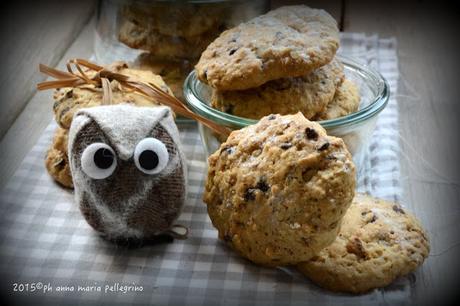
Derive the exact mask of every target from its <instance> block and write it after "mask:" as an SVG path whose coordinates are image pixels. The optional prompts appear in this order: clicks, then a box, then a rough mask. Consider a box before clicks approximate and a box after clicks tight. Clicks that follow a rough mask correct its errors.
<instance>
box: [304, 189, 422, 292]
mask: <svg viewBox="0 0 460 306" xmlns="http://www.w3.org/2000/svg"><path fill="white" fill-rule="evenodd" d="M429 250H430V246H429V242H428V237H427V234H426V233H425V231H424V230H423V228H422V227H421V225H420V223H419V222H418V221H417V219H416V218H415V217H414V216H412V215H411V214H410V213H408V212H407V211H406V210H404V209H403V208H402V207H401V206H399V205H398V204H395V203H392V202H387V201H384V200H379V199H376V198H373V197H370V196H368V195H364V194H357V195H356V197H355V199H354V200H353V204H351V206H350V208H349V209H348V211H347V212H346V214H345V216H344V217H343V220H342V227H341V229H340V232H339V235H338V236H337V239H336V240H335V241H334V242H333V243H332V244H331V245H330V246H328V247H326V248H325V249H323V250H321V252H319V253H318V254H317V255H316V256H315V257H313V258H312V259H311V260H310V261H308V262H305V263H301V264H299V265H298V266H297V267H298V269H299V270H300V271H301V272H302V273H304V274H305V275H306V276H308V277H309V278H310V279H311V280H312V281H314V282H315V283H317V284H318V285H320V286H321V287H324V288H327V289H330V290H334V291H343V292H351V293H363V292H366V291H369V290H372V289H374V288H379V287H384V286H387V285H389V284H390V283H391V282H392V281H393V280H395V279H396V278H398V277H400V276H403V275H406V274H408V273H410V272H412V271H414V270H415V269H416V268H417V267H418V266H420V265H421V264H422V263H423V261H424V259H425V258H426V257H427V256H428V253H429Z"/></svg>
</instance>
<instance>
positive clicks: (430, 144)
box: [0, 0, 460, 305]
mask: <svg viewBox="0 0 460 306" xmlns="http://www.w3.org/2000/svg"><path fill="white" fill-rule="evenodd" d="M299 2H302V1H272V3H271V5H272V7H276V6H279V5H281V4H292V3H299ZM43 3H44V4H43V5H40V6H36V7H35V6H32V5H29V6H25V5H23V6H20V4H21V3H19V4H18V5H17V6H10V7H8V8H3V10H6V11H4V16H7V18H5V19H2V21H1V26H0V29H1V30H0V31H1V32H0V35H1V37H2V40H1V41H2V47H1V53H0V55H1V56H0V58H1V66H0V67H2V68H1V69H2V77H1V78H2V82H0V101H1V103H0V109H1V112H0V115H1V117H0V138H1V144H0V174H1V175H0V188H1V187H2V186H3V185H4V184H5V183H6V182H7V181H8V179H9V178H10V176H11V175H12V174H13V173H14V171H15V170H16V169H17V167H18V166H19V164H20V163H21V161H22V159H23V158H24V157H25V155H26V154H27V153H28V152H29V150H30V149H31V147H32V146H33V145H34V144H35V142H36V140H37V139H38V137H39V136H40V135H41V133H42V132H43V130H44V128H45V127H46V126H47V125H48V124H49V122H50V120H52V104H53V101H52V99H51V93H50V92H40V93H37V92H36V90H35V84H36V83H37V82H38V81H41V80H43V79H44V78H43V76H41V75H40V74H39V73H38V72H37V66H38V63H40V62H41V63H45V64H48V65H51V66H58V67H60V68H64V63H65V61H66V60H67V59H69V58H73V57H82V58H88V57H89V56H90V55H91V54H92V52H93V40H94V26H95V25H94V23H95V21H94V19H95V18H94V11H95V7H96V3H95V1H92V0H86V1H68V2H63V1H56V0H54V1H53V0H51V1H44V2H43ZM304 3H307V4H309V5H311V6H312V7H320V8H324V9H326V10H327V11H329V12H330V13H331V14H332V15H333V16H334V17H335V18H336V19H337V20H338V21H339V24H340V28H341V30H342V31H349V32H365V33H369V34H371V33H378V34H379V35H380V36H381V37H391V36H394V37H396V38H397V41H398V56H399V65H400V67H399V68H400V83H399V92H398V93H397V99H398V103H399V110H400V118H399V120H400V122H399V123H400V135H399V140H400V143H401V164H402V182H403V187H404V198H405V202H406V205H408V206H409V208H410V209H411V210H412V211H414V212H415V214H416V215H417V216H418V217H419V218H420V219H421V221H422V223H423V224H424V226H425V227H426V228H427V230H428V232H429V235H430V238H431V246H432V250H431V254H430V256H429V258H428V259H427V261H426V262H425V264H424V265H423V266H422V267H421V268H420V269H419V270H418V271H417V272H416V273H415V276H416V282H415V287H414V288H413V297H412V298H411V301H408V302H411V303H414V304H420V303H422V302H426V303H427V304H432V303H438V305H440V302H441V301H445V300H446V299H447V298H449V297H451V296H453V294H454V293H455V290H457V288H456V283H457V282H456V280H457V279H456V278H457V277H458V276H457V273H456V272H457V271H459V260H458V258H460V236H459V235H457V233H460V231H459V229H460V222H458V218H460V206H459V205H460V201H459V194H460V188H459V185H460V179H459V174H458V168H459V167H458V166H457V163H458V161H457V157H458V156H459V148H460V146H459V137H458V136H457V135H456V132H457V131H458V127H459V126H458V123H457V122H458V118H460V116H459V109H460V108H459V106H458V105H457V104H458V103H459V102H458V101H457V100H458V97H459V96H460V95H459V94H460V86H459V85H458V84H457V80H458V77H457V71H459V70H458V63H457V62H458V60H457V57H458V56H457V55H456V53H457V50H458V49H457V47H458V42H457V41H458V34H457V33H455V31H456V29H457V28H456V22H457V21H456V20H458V19H459V18H458V17H459V16H458V13H456V11H455V10H454V8H449V7H448V6H446V5H445V6H444V7H443V8H440V7H439V6H438V5H436V4H435V2H420V1H404V2H403V3H401V2H398V1H394V2H393V1H379V2H377V1H372V2H371V1H348V0H345V1H335V0H334V1H320V0H315V1H304Z"/></svg>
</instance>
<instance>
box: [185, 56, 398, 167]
mask: <svg viewBox="0 0 460 306" xmlns="http://www.w3.org/2000/svg"><path fill="white" fill-rule="evenodd" d="M338 58H339V60H340V61H342V63H343V65H344V72H345V75H346V78H347V79H349V80H351V81H353V82H354V83H355V84H356V85H357V86H358V88H359V91H360V95H361V101H360V106H359V109H358V111H356V112H354V113H352V114H349V115H347V116H343V117H340V118H335V119H330V120H324V121H319V123H320V124H321V126H323V127H324V128H325V129H326V131H327V133H328V134H329V135H333V136H337V137H341V138H342V139H343V140H344V141H345V143H346V145H347V147H348V149H349V151H350V152H351V154H352V155H353V160H354V162H355V164H356V167H357V169H358V174H359V171H360V169H362V168H363V167H362V165H363V164H364V157H365V153H366V152H367V146H368V142H369V140H370V138H371V136H372V133H373V131H374V128H375V124H376V121H377V114H378V113H380V112H381V111H382V110H383V109H384V108H385V106H386V105H387V103H388V99H389V95H390V91H389V86H388V83H387V82H386V80H385V79H384V78H383V76H382V75H381V74H380V73H378V72H376V71H375V70H373V69H371V68H370V67H368V66H364V65H361V64H359V63H358V62H357V61H355V60H353V59H350V58H346V57H341V56H338ZM184 97H185V100H186V102H187V106H188V107H189V108H190V110H192V111H193V112H195V113H197V114H200V115H201V116H203V117H206V118H208V119H210V120H212V121H214V122H216V123H218V124H220V125H223V126H227V127H229V128H231V129H241V128H244V127H246V126H248V125H251V124H255V123H256V122H257V120H253V119H247V118H243V117H238V116H235V115H230V114H227V113H225V112H221V111H219V110H217V109H214V108H212V107H211V106H210V105H209V104H210V101H211V89H210V87H209V86H207V85H206V84H204V83H202V82H200V81H199V80H198V79H197V77H196V74H195V71H192V72H191V73H190V74H189V76H188V77H187V79H186V80H185V84H184ZM199 130H200V134H201V139H202V141H203V145H204V149H205V151H206V154H207V155H208V156H209V155H210V154H212V153H213V152H215V151H216V150H217V149H218V148H219V146H220V143H221V142H222V141H223V140H224V139H219V137H218V136H217V135H216V134H215V133H213V132H212V131H211V130H210V129H209V128H207V127H205V126H204V125H202V124H199Z"/></svg>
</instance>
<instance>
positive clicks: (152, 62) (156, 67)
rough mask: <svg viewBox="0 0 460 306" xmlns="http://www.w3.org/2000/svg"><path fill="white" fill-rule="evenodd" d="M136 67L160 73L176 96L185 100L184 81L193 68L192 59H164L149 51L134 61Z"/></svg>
mask: <svg viewBox="0 0 460 306" xmlns="http://www.w3.org/2000/svg"><path fill="white" fill-rule="evenodd" d="M134 67H136V68H138V69H141V70H149V71H151V72H153V73H154V74H158V75H159V76H161V77H162V78H163V80H164V81H165V83H166V85H168V87H169V88H170V89H171V91H172V92H173V94H174V96H175V97H176V98H178V99H180V100H182V101H185V100H184V96H183V86H184V81H185V78H186V77H187V75H188V74H189V73H190V71H192V69H193V64H192V63H191V62H190V61H187V60H184V61H171V60H163V59H158V58H156V57H154V56H152V55H151V54H149V53H142V54H141V55H139V56H138V57H137V59H136V61H135V62H134Z"/></svg>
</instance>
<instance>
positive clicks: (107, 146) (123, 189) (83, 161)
mask: <svg viewBox="0 0 460 306" xmlns="http://www.w3.org/2000/svg"><path fill="white" fill-rule="evenodd" d="M146 139H147V140H146ZM141 142H142V144H143V145H141ZM145 143H147V147H146V146H145V145H144V144H145ZM146 148H147V149H148V150H147V149H146ZM146 150H147V151H148V152H147V153H149V154H144V155H139V154H138V153H139V151H142V152H141V153H143V152H144V151H146ZM152 152H154V153H152ZM144 153H145V152H144ZM136 154H137V155H136ZM152 155H155V156H153V157H154V158H152ZM68 156H69V163H70V169H71V172H72V177H73V181H74V186H75V200H76V202H77V203H78V204H79V206H80V210H81V212H82V214H83V216H84V217H85V218H86V221H87V222H88V223H89V224H90V225H91V226H92V227H93V228H94V229H95V230H96V231H98V232H99V233H101V234H102V235H104V236H105V237H106V238H108V239H130V238H134V239H149V238H153V237H155V236H156V235H159V234H163V233H167V232H168V231H170V230H171V229H172V228H173V226H174V222H175V220H176V219H177V217H178V216H179V214H180V212H181V209H182V207H183V205H184V201H185V196H186V186H187V182H186V178H187V173H186V170H187V168H186V161H185V157H184V155H183V153H182V150H181V147H180V142H179V131H178V129H177V126H176V124H175V122H174V118H173V116H172V112H171V110H170V108H168V107H163V106H160V107H138V106H131V105H128V104H120V105H109V106H98V107H93V108H87V109H82V110H80V111H79V112H78V113H76V114H75V116H74V119H73V122H72V125H71V127H70V130H69V147H68ZM101 156H102V157H101ZM145 156H148V157H149V158H150V159H149V158H143V157H145ZM162 161H164V163H162ZM143 164H145V165H147V166H146V167H150V168H152V167H153V168H155V167H156V168H157V169H153V170H148V169H147V170H146V169H143V168H142V167H140V166H139V165H143ZM154 170H161V171H157V172H156V173H153V174H149V172H148V171H151V172H152V171H153V172H154ZM101 177H103V178H101Z"/></svg>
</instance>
